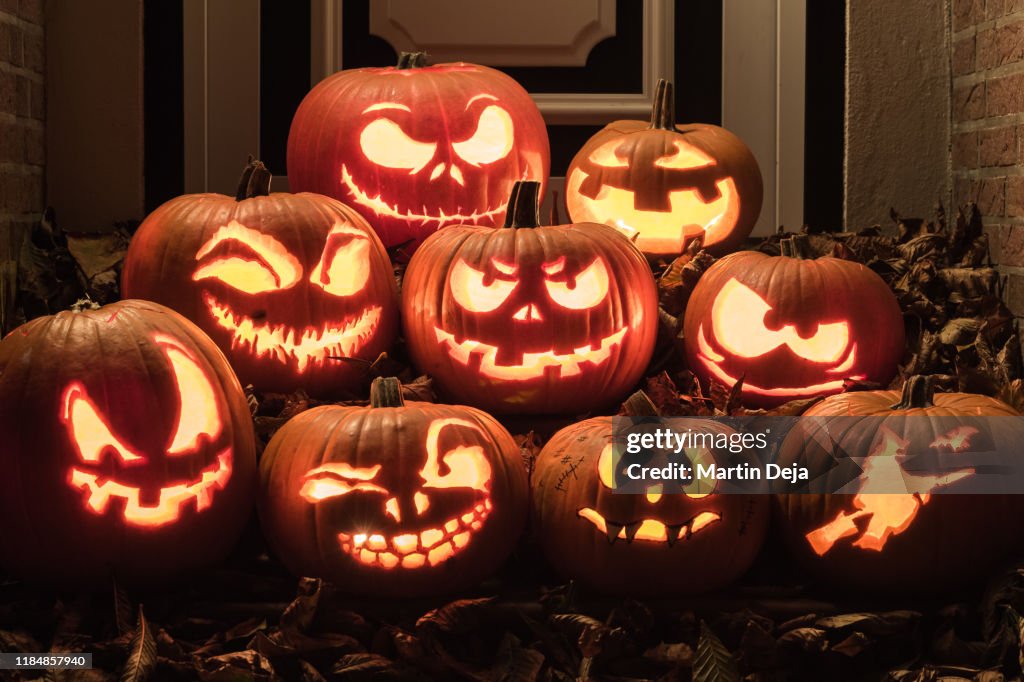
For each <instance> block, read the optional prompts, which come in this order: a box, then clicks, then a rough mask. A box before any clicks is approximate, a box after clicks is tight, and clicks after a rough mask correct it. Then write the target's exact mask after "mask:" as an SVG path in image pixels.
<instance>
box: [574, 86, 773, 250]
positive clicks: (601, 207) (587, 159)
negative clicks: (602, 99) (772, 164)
mask: <svg viewBox="0 0 1024 682" xmlns="http://www.w3.org/2000/svg"><path fill="white" fill-rule="evenodd" d="M762 195H763V185H762V182H761V171H760V169H759V168H758V166H757V160H756V159H755V158H754V155H753V154H752V153H751V151H750V149H748V148H747V146H746V145H745V144H743V142H742V141H741V140H740V139H739V138H738V137H736V136H735V135H733V134H732V133H730V132H729V131H728V130H725V129H724V128H719V127H718V126H713V125H705V124H701V123H693V124H687V125H676V122H675V107H674V100H673V95H672V85H671V84H670V83H667V82H666V81H664V80H662V81H659V83H658V88H657V91H656V93H655V99H654V108H653V111H652V112H651V122H650V123H649V124H648V123H646V122H644V121H615V122H613V123H609V124H608V125H607V126H606V127H605V128H604V129H603V130H601V131H600V132H599V133H597V134H596V135H594V136H593V137H592V138H590V140H588V141H587V143H586V144H585V145H583V148H582V149H580V151H579V152H577V154H576V156H575V157H574V158H573V160H572V163H570V164H569V170H568V171H567V172H566V189H565V201H566V206H567V207H568V209H569V215H570V216H571V217H572V219H573V220H574V221H576V222H595V223H604V224H606V225H611V226H612V227H615V228H618V229H620V230H622V231H623V232H624V233H625V234H626V235H628V236H629V237H631V238H633V239H635V240H636V245H637V246H638V247H639V248H640V250H641V251H643V252H644V253H645V254H647V256H648V257H651V258H674V257H675V256H677V255H679V254H680V253H682V252H683V251H684V250H685V249H686V245H687V243H688V242H690V241H691V240H693V239H694V238H696V237H698V236H699V237H701V239H702V241H703V245H704V248H706V249H708V250H709V251H712V252H713V253H725V252H727V251H728V250H730V249H732V248H735V247H736V246H738V245H739V244H740V243H741V242H742V241H743V240H744V239H745V238H746V237H747V235H749V234H750V232H751V230H753V229H754V223H756V222H757V217H758V215H759V214H760V212H761V200H762Z"/></svg>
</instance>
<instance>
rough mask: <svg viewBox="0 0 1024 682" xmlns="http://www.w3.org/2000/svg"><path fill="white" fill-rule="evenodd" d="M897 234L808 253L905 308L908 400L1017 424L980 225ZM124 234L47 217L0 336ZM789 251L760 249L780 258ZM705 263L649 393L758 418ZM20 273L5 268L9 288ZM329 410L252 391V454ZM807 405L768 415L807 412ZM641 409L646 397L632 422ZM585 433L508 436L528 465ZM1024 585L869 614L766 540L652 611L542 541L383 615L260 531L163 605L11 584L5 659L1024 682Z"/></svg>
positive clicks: (1016, 401)
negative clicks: (727, 372) (994, 401)
mask: <svg viewBox="0 0 1024 682" xmlns="http://www.w3.org/2000/svg"><path fill="white" fill-rule="evenodd" d="M893 221H894V226H890V227H889V228H887V229H886V230H883V229H881V228H878V227H872V228H868V229H866V230H863V231H861V232H857V233H829V234H824V233H822V234H816V233H813V234H811V235H810V236H809V238H810V243H811V246H812V248H813V249H814V251H815V252H817V253H818V254H822V255H825V254H828V255H834V256H838V257H842V258H850V259H854V260H858V261H861V262H864V263H866V264H867V265H868V266H869V267H871V268H872V269H874V270H875V271H876V272H878V273H879V274H880V275H881V276H882V277H883V278H884V279H885V280H886V281H887V282H888V283H889V284H890V286H892V288H893V290H894V291H895V292H896V294H897V297H898V299H899V301H900V304H901V306H902V307H903V310H904V312H905V314H906V321H907V352H906V356H905V358H904V362H903V365H902V367H901V371H900V376H898V377H897V378H896V379H895V380H894V381H893V385H898V384H899V383H901V381H902V378H903V377H904V376H908V375H910V374H935V375H939V376H940V377H941V379H940V385H943V386H944V387H946V388H949V389H959V390H968V391H974V392H979V393H986V394H989V395H996V396H999V397H1001V398H1002V399H1004V400H1006V401H1007V402H1009V403H1011V404H1013V405H1015V406H1017V407H1018V409H1022V408H1024V387H1022V384H1021V362H1020V343H1019V338H1018V335H1017V331H1016V324H1015V321H1014V319H1013V317H1012V315H1011V314H1010V313H1009V311H1008V310H1007V308H1006V306H1005V305H1004V304H1003V303H1002V301H1001V293H1002V292H1001V286H1002V284H1001V280H1000V278H999V276H998V273H997V271H996V270H995V269H994V268H993V267H991V266H990V264H989V262H988V244H987V237H986V235H984V234H983V233H982V230H981V221H980V218H979V216H978V215H977V214H976V213H975V211H974V208H973V207H968V208H967V209H965V210H964V211H961V212H959V213H958V214H957V216H956V217H955V218H954V219H952V220H949V221H947V219H946V216H945V215H944V214H943V213H942V212H941V210H940V211H939V212H938V213H937V215H936V216H935V217H934V218H933V219H932V220H930V221H922V220H910V219H901V218H900V217H899V216H897V215H894V216H893ZM131 228H132V226H128V225H125V226H119V228H118V230H117V231H115V232H113V233H111V234H107V235H103V236H88V237H87V236H76V235H67V234H64V233H63V232H61V231H60V229H59V228H58V227H57V226H56V225H55V224H54V222H53V221H52V219H49V218H47V219H45V220H44V221H43V223H41V224H40V225H39V226H38V227H37V228H36V229H35V230H34V231H33V233H32V234H31V235H30V239H27V240H26V241H25V244H24V246H23V247H22V250H21V253H20V255H19V257H18V261H17V266H16V272H17V283H16V286H15V287H13V289H14V291H15V292H16V296H11V295H10V291H11V290H12V287H11V286H10V284H9V283H8V284H5V285H4V286H0V329H3V330H9V329H11V328H13V327H14V326H16V325H17V324H18V323H20V322H22V321H24V320H25V319H28V318H32V317H35V316H38V315H43V314H48V313H52V312H56V311H58V310H62V309H65V308H67V307H69V306H70V305H71V304H72V303H74V302H75V300H77V299H79V298H81V297H83V296H86V295H87V296H89V297H90V298H92V299H93V300H95V301H97V302H99V303H106V302H109V301H112V300H115V299H116V298H117V296H118V291H117V281H118V279H119V268H120V259H121V257H122V256H123V252H124V248H125V246H126V245H127V241H128V239H129V237H130V233H131ZM781 236H782V235H776V236H774V237H772V238H770V239H767V240H765V241H764V242H762V243H759V244H756V245H753V248H758V249H762V250H765V251H767V252H769V253H778V249H779V247H778V241H779V238H780V237H781ZM712 262H713V258H712V257H711V256H710V255H708V254H706V253H704V252H700V251H699V249H696V248H695V249H693V250H691V252H690V253H688V254H685V255H684V256H682V257H681V258H679V259H678V260H676V261H675V262H674V263H670V264H664V265H662V266H659V267H657V268H656V272H655V274H656V275H657V276H658V278H659V284H660V291H661V305H662V310H661V318H660V322H661V330H660V331H661V333H660V339H659V344H658V349H657V351H656V353H655V358H654V360H653V361H652V364H651V367H650V368H649V372H648V378H646V379H645V380H644V382H643V383H642V385H641V386H638V387H637V388H643V389H645V392H646V394H647V395H648V396H649V397H650V400H651V401H652V402H653V403H654V405H655V407H656V408H657V409H658V410H659V411H660V412H661V413H662V414H665V415H690V414H698V415H706V414H749V413H750V412H751V411H750V410H748V409H746V408H744V407H743V406H742V405H740V404H739V401H738V399H737V396H738V391H737V390H736V387H732V386H717V385H713V386H711V387H710V388H709V390H707V391H704V392H702V391H701V390H700V387H699V386H698V385H697V383H696V381H695V380H694V378H693V376H692V375H691V374H690V373H689V371H688V370H687V369H686V367H685V361H684V360H683V357H682V353H681V348H682V339H681V337H680V327H681V325H680V322H681V318H682V313H683V310H684V309H685V305H686V300H687V298H688V297H689V294H690V292H691V291H692V289H693V286H694V284H695V283H696V281H697V280H698V279H699V277H700V275H701V273H702V272H704V271H705V270H706V269H707V267H709V266H710V264H711V263H712ZM11 269H12V268H11V267H10V265H9V264H4V263H0V272H4V273H7V272H9V271H10V270H11ZM397 276H399V278H400V277H401V268H399V269H398V272H397ZM5 281H6V280H5ZM404 357H405V356H404V353H403V351H402V349H401V347H399V348H397V349H395V350H394V351H393V352H392V353H391V354H390V356H387V357H381V358H379V359H378V360H377V361H376V362H373V363H365V368H366V383H365V385H364V387H363V389H362V390H359V391H356V392H354V393H353V395H351V396H350V399H351V401H353V402H360V401H365V399H366V391H365V386H367V385H368V383H369V380H370V379H372V378H373V377H374V376H380V375H396V376H398V377H399V378H401V379H402V380H403V382H404V383H405V390H406V392H407V398H413V399H420V400H433V399H435V396H434V392H433V389H432V386H431V382H430V380H429V378H426V377H418V376H417V375H416V374H415V373H414V372H413V371H412V369H411V368H410V367H409V366H408V363H407V362H406V361H405V359H404ZM848 388H849V390H863V389H869V388H874V387H872V386H867V385H862V384H861V385H850V386H849V387H848ZM315 404H318V403H317V402H316V401H314V400H311V399H309V398H308V397H307V396H305V395H303V394H301V393H299V394H294V395H258V394H255V393H252V392H250V405H251V407H252V410H253V415H254V420H255V425H256V430H257V434H258V436H259V440H260V441H261V442H262V443H264V444H265V443H266V441H267V440H269V438H270V437H271V436H272V434H273V433H274V431H276V429H277V428H278V427H279V426H280V425H281V424H282V423H284V421H286V420H287V418H289V417H290V416H293V415H294V414H297V413H298V412H301V411H302V410H304V409H308V408H309V407H311V406H313V405H315ZM807 404H808V401H802V402H794V403H789V404H787V405H783V406H780V407H779V408H776V409H774V410H773V411H772V412H773V413H777V414H799V413H800V412H802V411H803V409H805V408H806V407H807ZM646 407H648V405H647V403H644V402H637V401H636V400H635V399H633V400H629V401H627V402H626V403H625V404H624V405H623V407H622V410H623V411H624V412H626V413H629V412H635V411H637V410H640V409H645V408H646ZM579 416H580V417H583V416H585V415H579ZM571 421H574V420H573V419H568V420H566V419H554V418H551V419H544V418H528V419H527V418H518V419H509V420H506V423H507V426H508V427H509V429H510V430H511V431H512V432H513V433H514V434H516V438H517V439H518V440H519V441H520V442H521V443H522V447H523V454H524V457H525V458H526V459H527V460H529V459H530V458H531V457H532V456H534V455H535V453H536V452H537V451H538V450H539V448H540V447H541V446H542V445H543V442H544V439H545V438H547V437H548V436H550V434H551V433H553V432H554V431H555V430H557V429H558V428H560V427H561V426H564V425H565V424H567V423H569V422H571ZM3 551H16V548H3ZM1019 566H1020V567H1021V568H1018V567H1017V566H1014V565H1009V566H1007V567H1005V569H1004V570H1002V571H999V572H997V573H996V574H995V575H993V576H992V578H991V581H990V582H989V584H988V585H977V586H974V587H973V588H971V589H968V590H966V591H963V592H956V593H953V592H950V593H949V594H944V595H941V596H940V597H937V598H934V599H912V598H906V597H900V596H892V595H889V596H881V595H856V594H850V593H849V592H848V591H847V590H845V589H844V588H843V586H841V585H815V584H814V582H813V580H812V576H807V575H803V574H801V573H799V572H797V571H796V569H794V568H792V567H791V566H790V564H789V561H788V560H787V557H786V556H785V555H784V554H783V553H782V551H781V549H780V548H779V547H778V546H777V544H775V543H772V542H771V541H769V544H768V546H767V547H766V549H765V551H764V553H763V555H762V556H761V557H760V558H759V560H758V562H757V563H756V564H755V566H754V567H753V568H752V569H751V571H750V572H749V573H748V575H747V576H746V577H745V578H744V579H743V580H741V581H740V583H739V584H738V585H735V586H733V587H731V588H729V589H728V590H727V591H725V592H724V593H721V594H716V595H707V596H702V597H695V598H688V599H674V600H664V601H647V602H638V601H632V600H629V599H622V598H609V597H603V596H601V595H597V594H591V593H587V592H585V591H583V590H580V589H578V588H577V587H575V586H574V585H572V584H565V583H563V582H562V581H561V580H560V579H559V578H558V577H557V576H554V575H552V574H551V573H550V572H549V571H548V569H547V568H546V566H545V564H544V561H543V558H542V557H541V556H540V554H539V552H538V550H537V548H536V545H535V544H534V542H533V540H532V538H531V537H529V536H528V537H526V538H524V540H523V542H521V543H520V545H519V548H518V549H517V551H516V553H515V555H514V556H513V557H512V558H511V559H510V561H509V562H508V563H507V565H506V566H505V567H504V568H503V569H502V571H501V572H500V573H499V575H497V576H495V577H494V578H492V579H491V580H489V581H488V582H486V583H484V584H482V585H480V586H478V587H477V588H476V589H474V590H472V591H468V592H466V593H463V594H455V595H447V596H443V597H437V598H434V599H421V600H401V601H395V602H388V601H385V600H367V599H363V598H359V597H358V596H352V595H350V594H346V592H345V591H344V587H345V586H332V585H328V584H322V583H321V582H320V581H318V580H314V579H309V578H303V579H297V578H295V577H293V576H291V575H289V574H288V573H287V572H286V571H285V570H284V569H283V567H282V566H281V565H280V564H279V563H278V562H277V561H276V560H275V559H274V558H273V557H271V556H269V555H268V553H267V550H266V548H265V545H264V543H263V540H262V538H261V536H260V533H259V528H258V525H257V524H256V523H255V521H253V523H252V524H250V527H249V528H248V529H247V531H246V534H245V536H244V537H243V539H242V541H241V542H240V543H239V546H238V547H237V548H236V550H235V551H234V553H233V554H232V556H231V557H230V558H229V560H228V561H227V562H226V563H225V565H223V566H220V567H216V568H215V569H212V570H210V571H208V572H206V573H204V574H201V575H197V576H194V577H192V578H190V579H189V580H188V581H187V582H184V583H182V584H179V585H176V586H172V587H170V588H167V589H163V590H159V591H152V592H137V591H128V590H125V589H123V588H121V587H119V586H118V585H116V584H115V583H114V582H113V581H111V584H110V585H109V586H107V587H106V588H104V589H100V590H97V591H96V592H93V593H55V592H53V591H51V590H48V589H46V588H43V587H38V586H31V585H26V584H24V583H22V582H19V581H14V580H3V579H2V577H0V650H2V651H6V652H46V651H51V652H92V653H93V654H94V664H95V666H96V669H94V670H92V671H83V672H65V673H49V674H48V675H47V677H48V678H53V679H68V680H71V679H84V680H106V679H127V680H142V679H154V680H156V679H159V680H164V679H167V680H191V679H203V680H245V679H275V678H283V679H294V680H320V679H340V680H487V681H492V680H493V681H498V680H510V681H518V680H585V679H593V680H691V679H692V680H699V681H702V682H727V681H733V680H740V679H746V680H766V681H767V680H813V681H816V682H817V681H821V680H879V679H891V680H901V681H908V680H915V681H916V680H922V681H923V680H960V679H963V680H983V681H985V682H995V681H996V680H1003V679H1019V678H1020V677H1021V666H1022V659H1024V653H1022V646H1021V644H1022V637H1021V633H1022V632H1024V616H1022V615H1020V614H1024V561H1022V562H1021V563H1020V564H1019ZM73 567H74V562H73V557H69V562H68V570H73ZM881 580H884V578H880V581H881ZM26 677H29V678H30V676H26V675H18V674H14V673H6V674H2V673H0V678H2V679H23V678H26Z"/></svg>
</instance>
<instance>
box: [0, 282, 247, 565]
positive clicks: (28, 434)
mask: <svg viewBox="0 0 1024 682" xmlns="http://www.w3.org/2000/svg"><path fill="white" fill-rule="evenodd" d="M0 437H2V439H3V447H0V466H3V470H4V472H5V473H4V476H3V480H2V482H0V546H3V547H5V548H7V549H6V550H5V551H4V552H3V554H2V557H0V563H2V564H3V565H4V566H5V567H6V568H7V569H8V570H10V571H12V572H13V573H15V574H16V575H19V576H22V577H24V578H29V579H37V580H49V581H53V582H58V583H70V584H86V583H92V584H96V583H99V584H106V585H109V584H110V583H109V581H110V579H111V578H116V579H117V580H118V581H120V582H122V583H128V584H141V585H151V584H154V583H158V582H160V581H163V580H165V579H170V578H174V577H177V576H179V575H182V574H184V573H187V572H189V571H191V570H193V569H197V568H199V567H203V566H207V565H210V564H212V563H214V562H216V561H218V560H219V559H221V558H222V557H223V556H225V555H226V554H227V553H228V551H229V550H230V549H231V548H232V546H233V545H234V543H235V541H236V540H237V539H238V536H239V534H240V532H241V530H242V528H243V526H244V524H245V522H246V521H247V520H248V518H249V515H250V513H251V510H252V503H253V499H254V497H255V493H256V458H255V445H254V436H253V430H252V421H251V419H250V416H249V407H248V405H247V403H246V399H245V395H244V393H243V392H242V388H241V386H240V385H239V383H238V380H237V379H236V378H235V375H234V373H233V372H232V371H231V368H230V367H229V366H228V363H227V360H226V359H225V358H224V355H223V354H222V353H221V352H220V351H219V350H218V349H217V347H216V346H215V345H214V344H213V342H212V341H210V339H209V338H207V337H206V335H205V334H203V333H202V331H200V330H199V328H198V327H196V326H195V325H194V324H192V323H191V322H189V321H188V320H186V319H185V318H183V317H181V316H180V315H178V314H177V313H175V312H173V311H171V310H169V309H167V308H164V307H163V306H160V305H157V304H155V303H150V302H148V301H132V300H127V301H121V302H118V303H113V304H111V305H108V306H104V307H102V308H98V309H82V310H80V311H76V312H72V311H66V312H61V313H58V314H57V315H53V316H49V317H41V318H37V319H35V320H32V321H31V322H28V323H26V324H24V325H22V326H21V327H19V328H17V329H15V330H14V331H12V332H11V333H10V334H8V335H7V336H6V337H5V338H4V339H3V341H2V342H0ZM68 557H73V561H72V562H71V563H70V564H69V563H68Z"/></svg>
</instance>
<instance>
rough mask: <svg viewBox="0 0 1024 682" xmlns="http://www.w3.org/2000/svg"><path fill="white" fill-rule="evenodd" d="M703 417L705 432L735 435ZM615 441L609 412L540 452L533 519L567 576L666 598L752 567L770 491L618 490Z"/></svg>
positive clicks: (606, 588)
mask: <svg viewBox="0 0 1024 682" xmlns="http://www.w3.org/2000/svg"><path fill="white" fill-rule="evenodd" d="M695 422H697V423H695V424H694V428H695V429H698V430H700V431H701V432H706V433H709V434H716V433H731V429H729V428H728V427H726V426H724V425H723V424H720V423H715V422H711V421H705V420H695ZM611 438H612V418H611V417H597V418H594V419H589V420H587V421H584V422H580V423H578V424H574V425H572V426H569V427H566V428H564V429H562V430H561V431H559V432H558V433H556V434H555V435H554V436H553V437H552V438H551V440H550V441H548V443H547V444H546V445H545V446H544V449H543V450H542V451H541V453H540V455H539V456H538V458H537V462H536V464H535V467H534V471H533V474H532V476H531V482H532V483H531V485H532V489H533V491H532V492H533V494H532V499H533V518H534V521H535V527H536V530H537V532H538V537H539V540H540V542H541V546H542V548H543V550H544V554H545V556H546V557H547V559H548V561H549V562H550V563H551V564H552V565H553V566H554V567H555V568H556V569H557V570H558V572H559V573H561V574H562V575H563V576H565V577H566V578H569V579H573V580H577V581H579V582H581V583H583V584H585V585H587V586H589V587H591V588H593V589H596V590H599V591H602V592H608V593H614V594H635V595H644V594H656V595H661V596H664V595H666V594H680V593H683V594H686V593H697V592H707V591H710V590H714V589H717V588H719V587H722V586H724V585H726V584H728V583H729V582H731V581H733V580H734V579H736V578H737V577H739V576H740V575H741V574H742V573H743V572H744V571H746V570H747V568H748V567H749V566H750V564H751V562H752V561H753V560H754V557H755V556H756V555H757V552H758V550H759V549H760V548H761V544H762V542H763V540H764V537H765V533H766V532H767V528H768V518H769V507H770V502H769V499H768V498H767V497H766V496H764V495H741V494H717V493H716V492H715V489H714V485H713V482H710V485H709V482H708V481H703V480H695V481H691V482H653V481H652V483H651V485H649V486H647V487H646V488H645V491H644V493H642V494H639V493H638V494H627V493H623V492H613V487H614V484H615V481H616V480H623V478H621V477H622V472H621V471H619V472H616V470H615V469H616V462H615V459H614V457H613V450H612V448H613V445H612V443H611ZM686 456H687V459H688V460H689V462H690V463H691V464H696V463H701V464H709V463H710V462H711V461H713V457H714V456H713V454H712V453H711V452H710V451H708V450H706V449H703V448H693V449H688V450H687V451H686ZM620 468H621V467H620Z"/></svg>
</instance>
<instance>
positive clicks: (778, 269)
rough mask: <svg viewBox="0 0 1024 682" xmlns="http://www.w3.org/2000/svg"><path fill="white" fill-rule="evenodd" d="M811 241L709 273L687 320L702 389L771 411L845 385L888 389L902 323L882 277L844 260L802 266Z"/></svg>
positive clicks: (746, 254) (736, 257) (725, 261)
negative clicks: (737, 394)
mask: <svg viewBox="0 0 1024 682" xmlns="http://www.w3.org/2000/svg"><path fill="white" fill-rule="evenodd" d="M803 239H805V237H803V236H797V237H794V238H793V241H784V242H783V248H784V249H785V251H784V253H787V254H788V255H784V256H769V255H767V254H764V253H760V252H757V251H740V252H737V253H734V254H730V255H728V256H726V257H724V258H722V259H721V260H719V261H718V262H716V263H715V264H714V265H712V266H711V267H710V268H708V270H707V272H705V273H704V274H703V275H702V276H701V278H700V280H699V281H698V282H697V286H696V287H695V288H694V291H693V294H692V295H691V296H690V300H689V302H688V303H687V307H686V314H685V317H684V320H683V334H684V337H685V346H686V357H687V360H688V362H689V364H690V369H692V370H693V371H694V373H695V374H697V375H698V376H699V377H700V378H701V380H702V381H704V382H708V381H709V380H710V379H714V380H715V381H717V382H718V383H720V384H723V385H725V386H727V387H731V386H732V385H733V384H734V383H735V382H736V381H738V380H739V378H740V377H743V378H744V383H743V390H742V394H741V395H742V401H743V402H744V403H745V404H747V405H753V406H759V407H770V406H772V405H778V404H780V403H784V402H786V401H789V400H796V399H799V398H809V397H813V396H817V395H828V394H831V393H838V392H839V391H841V390H842V389H843V380H844V379H846V378H856V379H860V380H866V381H873V382H876V383H879V384H882V385H885V384H887V383H888V382H889V381H890V380H891V379H892V377H893V376H894V375H895V374H896V367H897V364H898V363H899V361H900V359H901V358H902V356H903V350H904V331H903V316H902V313H901V311H900V308H899V304H898V303H897V301H896V297H895V295H894V294H893V293H892V290H891V289H890V288H889V286H888V285H887V284H886V283H885V282H884V281H883V280H882V278H881V277H879V276H878V275H877V274H875V273H874V272H872V271H871V270H869V269H868V268H866V267H864V266H863V265H860V264H859V263H854V262H852V261H847V260H842V259H839V258H831V257H826V258H817V259H810V258H804V257H803V255H802V250H803V249H804V248H805V243H804V242H803Z"/></svg>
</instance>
